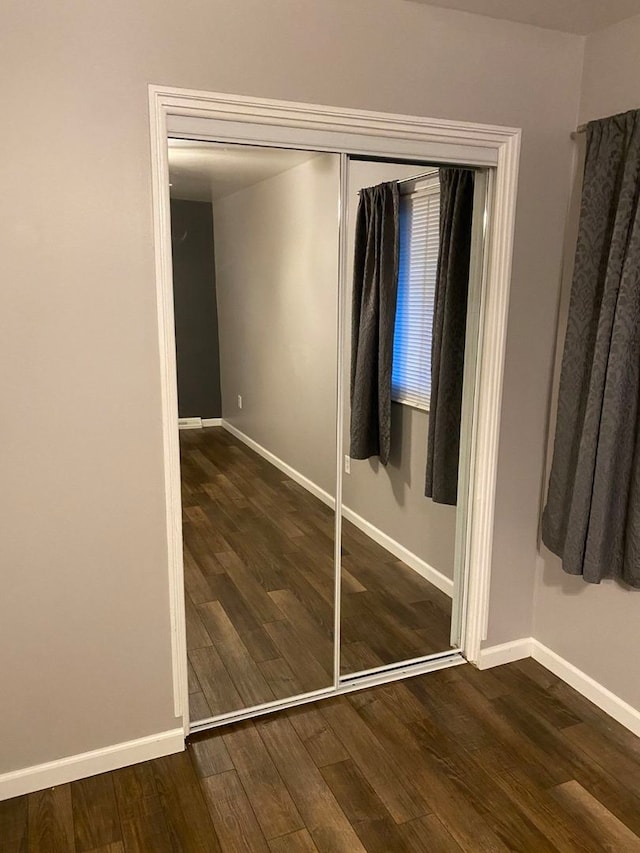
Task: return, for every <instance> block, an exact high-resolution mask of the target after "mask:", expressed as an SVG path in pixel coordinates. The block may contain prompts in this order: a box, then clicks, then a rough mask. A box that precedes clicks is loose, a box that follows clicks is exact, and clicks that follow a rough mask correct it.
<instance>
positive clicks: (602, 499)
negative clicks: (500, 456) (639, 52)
mask: <svg viewBox="0 0 640 853" xmlns="http://www.w3.org/2000/svg"><path fill="white" fill-rule="evenodd" d="M639 196H640V111H634V112H629V113H624V114H622V115H617V116H612V117H611V118H607V119H602V120H600V121H595V122H591V123H590V124H589V125H588V127H587V152H586V162H585V171H584V188H583V192H582V206H581V211H580V227H579V233H578V243H577V248H576V258H575V270H574V274H573V282H572V288H571V297H570V303H569V315H568V321H567V330H566V339H565V344H564V353H563V358H562V368H561V374H560V388H559V392H558V416H557V424H556V434H555V445H554V451H553V462H552V466H551V475H550V480H549V491H548V495H547V505H546V507H545V510H544V514H543V521H542V538H543V541H544V543H545V544H546V545H547V547H548V548H549V549H550V550H551V551H553V552H554V553H555V554H557V555H558V556H559V557H561V558H562V565H563V568H564V570H565V571H566V572H567V573H568V574H572V575H582V576H583V577H584V579H585V581H589V582H590V583H599V582H600V581H601V580H602V579H603V578H609V577H616V578H619V579H621V580H622V581H624V582H626V583H627V584H629V585H630V586H633V587H640V433H639V430H638V426H639V424H638V418H639V416H640V406H639V402H640V214H639V208H638V198H639Z"/></svg>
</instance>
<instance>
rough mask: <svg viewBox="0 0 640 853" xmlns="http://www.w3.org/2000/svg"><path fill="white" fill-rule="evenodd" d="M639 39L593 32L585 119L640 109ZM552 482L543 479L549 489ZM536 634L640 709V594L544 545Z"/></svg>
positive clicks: (573, 228)
mask: <svg viewBox="0 0 640 853" xmlns="http://www.w3.org/2000/svg"><path fill="white" fill-rule="evenodd" d="M638 45H640V16H638V17H636V18H633V19H632V20H629V21H624V22H623V23H621V24H616V25H615V26H613V27H609V28H608V29H606V30H604V31H603V32H601V33H599V34H596V35H594V36H591V37H589V39H588V40H587V49H586V57H585V67H584V86H583V90H582V102H581V106H580V116H579V119H578V120H579V122H581V123H582V122H585V121H589V120H590V119H595V118H602V117H604V116H607V115H612V114H614V113H617V112H623V111H625V110H629V109H637V108H638V107H640V64H639V63H638ZM577 153H578V155H579V156H578V158H577V163H576V178H575V185H574V193H573V203H572V206H571V210H570V215H569V219H568V223H567V239H566V249H565V260H566V267H565V275H564V277H563V279H564V281H563V292H562V302H561V306H560V318H559V328H560V330H561V334H560V340H559V345H558V357H557V360H556V366H555V375H554V383H553V394H552V407H551V408H552V412H553V417H552V421H551V426H550V432H549V454H548V456H549V461H550V456H551V451H552V447H553V445H552V442H553V429H554V425H555V404H556V399H557V387H558V378H559V367H560V358H561V353H562V343H563V337H564V335H563V333H564V328H565V325H566V316H567V307H568V300H569V292H570V288H571V271H572V268H573V255H574V252H575V243H576V234H577V224H578V216H579V201H580V189H581V186H580V185H581V178H582V168H583V157H584V137H583V138H582V140H581V141H580V142H579V144H578V148H577ZM547 473H548V466H547ZM546 487H547V479H546V478H545V481H544V484H543V488H544V491H545V493H546ZM534 636H535V637H536V639H538V640H539V641H540V642H542V643H544V644H545V645H547V646H549V647H550V648H551V649H553V651H555V652H556V653H557V654H559V655H561V656H562V657H564V658H566V659H567V660H569V661H570V662H571V663H572V664H574V666H577V667H578V668H579V669H582V670H583V671H584V672H586V673H587V674H588V675H590V676H591V677H592V678H594V679H595V680H596V681H598V682H600V683H601V684H603V685H604V686H605V687H607V688H608V689H609V690H611V691H613V693H616V694H617V695H618V696H621V697H622V698H623V699H624V700H625V701H627V702H629V703H630V704H631V705H633V706H634V707H635V708H638V709H640V674H639V671H638V666H637V663H636V662H635V660H636V659H635V648H636V645H637V641H638V637H639V636H640V592H638V591H637V590H628V589H625V588H623V587H622V586H620V585H618V584H617V583H616V582H615V581H612V580H609V581H603V582H602V583H601V584H599V585H597V586H594V585H591V584H587V583H585V582H584V581H583V580H581V579H580V578H577V577H572V576H569V575H566V574H564V572H563V571H562V569H561V565H560V560H559V559H558V558H557V557H556V556H555V555H553V554H551V553H550V552H549V551H547V549H546V548H544V547H543V548H542V551H541V554H540V557H539V561H538V577H537V586H536V602H535V623H534Z"/></svg>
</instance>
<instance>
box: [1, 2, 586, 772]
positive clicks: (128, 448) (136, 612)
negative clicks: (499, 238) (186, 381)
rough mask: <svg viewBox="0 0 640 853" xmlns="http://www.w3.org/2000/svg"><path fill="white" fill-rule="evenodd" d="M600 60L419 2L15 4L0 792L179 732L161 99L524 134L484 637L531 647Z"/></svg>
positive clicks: (7, 155) (5, 95)
mask: <svg viewBox="0 0 640 853" xmlns="http://www.w3.org/2000/svg"><path fill="white" fill-rule="evenodd" d="M583 44H584V40H583V39H582V38H581V37H577V36H571V35H566V34H561V33H555V32H551V31H548V30H543V29H539V28H535V27H529V26H525V25H518V24H510V23H507V22H502V21H497V20H491V19H488V18H481V17H478V16H474V15H469V14H465V13H457V12H451V11H448V10H443V9H436V8H433V7H430V6H427V5H424V4H421V3H410V2H406V0H349V2H348V3H345V2H344V0H322V2H319V0H268V2H265V0H235V2H234V3H229V2H225V1H224V0H193V2H192V3H190V4H189V5H188V6H185V5H184V4H181V3H177V2H175V0H167V2H165V3H157V2H152V0H127V2H124V1H123V0H114V2H112V3H110V4H99V3H87V2H85V0H68V2H66V3H64V4H58V3H42V2H41V0H6V2H5V3H4V4H3V10H2V27H1V28H0V72H1V74H2V80H3V83H4V85H3V87H2V94H1V96H0V97H1V99H2V108H3V111H2V114H3V116H5V118H6V121H5V122H4V124H3V129H2V134H1V135H0V147H1V148H2V157H0V173H1V177H2V193H0V235H1V236H0V240H1V241H2V245H1V251H0V258H1V259H2V281H3V286H2V288H0V317H1V318H2V324H3V326H2V334H1V335H0V350H1V352H0V371H1V376H2V380H1V384H2V389H3V401H4V405H5V414H4V417H3V424H2V445H1V449H0V454H1V455H2V481H3V488H2V491H1V497H0V501H1V502H2V506H1V507H0V517H1V518H2V521H3V527H4V531H5V532H4V535H3V536H2V537H1V539H0V549H1V553H0V566H1V567H2V580H3V594H2V595H1V596H0V673H2V691H1V694H0V723H1V725H0V772H2V771H5V770H12V769H15V768H19V767H24V766H26V765H31V764H36V763H38V762H44V761H49V760H53V759H56V758H59V757H61V756H65V755H72V754H75V753H79V752H83V751H86V750H91V749H97V748H99V747H105V746H108V745H110V744H115V743H118V742H120V741H125V740H129V739H131V738H136V737H141V736H143V735H151V734H153V733H155V732H160V731H163V730H165V729H168V728H170V727H172V726H174V725H175V723H176V720H175V718H174V714H173V701H172V683H171V656H170V622H169V590H168V572H167V547H166V532H165V525H166V521H165V507H164V497H163V490H164V473H163V470H164V469H163V455H162V454H163V451H162V432H161V423H160V418H161V405H160V366H159V356H158V335H157V319H156V317H157V312H156V294H155V274H154V249H153V236H152V233H153V232H152V202H151V169H150V146H149V119H148V91H147V85H148V84H149V83H152V82H153V83H162V84H167V85H171V86H182V87H191V88H194V89H205V90H214V91H222V92H231V93H239V94H242V93H246V94H252V95H258V96H264V97H270V98H288V99H291V100H298V101H309V102H316V103H328V104H336V105H339V106H340V105H342V106H348V107H359V108H362V109H371V110H386V111H390V112H400V113H409V114H411V113H417V114H422V115H429V116H437V117H440V118H453V119H465V120H468V121H480V122H497V123H501V124H508V125H515V126H520V127H523V129H524V136H523V147H522V160H521V169H520V179H519V199H518V211H517V223H516V234H515V247H514V265H513V281H512V289H511V305H510V310H509V327H508V340H507V354H506V375H505V383H504V398H503V406H502V425H501V441H500V456H499V471H498V494H497V507H496V509H497V514H496V525H495V545H494V557H493V570H494V571H493V584H492V590H491V611H490V626H489V630H490V640H491V641H493V642H504V641H507V640H511V639H514V638H516V637H521V636H523V635H529V634H530V633H531V610H532V608H531V602H532V598H533V581H534V572H535V559H536V553H537V541H536V524H537V518H538V511H539V501H540V488H541V480H542V476H541V472H542V461H543V452H544V440H545V435H546V429H547V399H548V386H549V376H550V374H551V363H552V352H553V342H554V337H555V317H556V306H557V297H558V285H559V277H560V261H561V252H562V231H563V223H564V217H565V213H566V203H567V196H568V189H569V165H570V158H571V152H572V143H571V140H570V139H569V133H570V131H571V130H572V128H573V127H575V123H576V117H577V111H578V97H579V89H580V73H581V69H582V56H583ZM327 57H330V58H331V61H327Z"/></svg>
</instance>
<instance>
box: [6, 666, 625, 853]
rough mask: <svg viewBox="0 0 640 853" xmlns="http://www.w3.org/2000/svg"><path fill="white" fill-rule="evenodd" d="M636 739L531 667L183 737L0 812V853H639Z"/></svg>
mask: <svg viewBox="0 0 640 853" xmlns="http://www.w3.org/2000/svg"><path fill="white" fill-rule="evenodd" d="M639 795H640V739H638V738H636V737H634V736H633V735H632V734H631V733H630V732H628V731H627V730H626V729H623V728H622V727H621V726H620V725H618V724H617V723H615V722H614V721H613V720H611V718H609V717H607V716H606V715H605V714H603V713H602V712H600V711H599V710H598V709H597V708H595V706H593V705H591V704H590V703H589V702H588V701H587V700H586V699H584V698H583V697H581V696H580V695H579V694H577V693H576V692H574V691H573V690H572V689H571V688H570V687H568V686H567V685H566V684H564V683H563V682H561V681H559V680H558V679H557V678H556V677H555V676H554V675H552V674H550V673H549V672H547V671H546V670H544V669H543V668H542V667H541V666H540V665H539V664H537V663H535V662H534V661H532V660H527V661H522V662H520V663H517V664H509V665H507V666H503V667H499V668H496V669H493V670H488V671H485V672H479V671H477V670H475V669H474V668H473V667H471V666H469V665H466V666H460V667H455V668H452V669H447V670H441V671H439V672H435V673H431V674H429V675H425V676H419V677H416V678H412V679H408V680H406V681H404V682H396V683H394V684H390V685H386V686H383V687H376V688H371V689H369V690H365V691H362V692H360V693H352V694H350V695H349V696H340V697H336V698H332V699H326V700H323V701H321V702H317V703H315V704H313V705H306V706H301V707H298V708H295V709H291V710H288V711H285V712H279V713H277V714H273V715H271V716H267V717H263V718H260V719H257V720H255V721H251V722H246V723H242V724H237V725H234V726H229V727H226V728H222V729H216V730H213V731H209V732H207V733H205V734H203V735H198V736H194V737H192V738H190V740H189V743H188V748H187V751H186V752H184V753H179V754H177V755H172V756H168V757H166V758H161V759H158V760H156V761H149V762H146V763H143V764H138V765H135V766H133V767H127V768H124V769H122V770H117V771H114V772H112V773H105V774H103V775H100V776H95V777H92V778H90V779H84V780H81V781H78V782H73V783H72V784H67V785H60V786H59V787H57V788H54V789H49V790H45V791H39V792H37V793H34V794H30V795H28V796H24V797H18V798H16V799H13V800H7V801H5V802H2V803H0V853H85V851H93V853H164V851H170V853H174V851H180V853H191V851H194V853H196V852H197V853H208V851H211V853H219V851H224V853H236V851H244V852H245V853H247V851H256V853H313V851H322V852H323V853H341V851H344V853H358V851H371V853H396V852H397V853H407V852H408V851H415V852H416V853H422V851H428V853H455V852H456V851H458V853H459V851H467V853H484V851H487V853H488V851H491V853H498V851H507V850H510V851H523V853H551V852H552V851H561V853H572V851H576V852H577V851H586V853H603V851H615V853H626V851H629V853H631V852H632V851H640V796H639Z"/></svg>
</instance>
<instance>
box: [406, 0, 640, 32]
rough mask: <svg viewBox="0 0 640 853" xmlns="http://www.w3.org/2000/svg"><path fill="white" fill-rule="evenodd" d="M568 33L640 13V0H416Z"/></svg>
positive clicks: (416, 1) (592, 29)
mask: <svg viewBox="0 0 640 853" xmlns="http://www.w3.org/2000/svg"><path fill="white" fill-rule="evenodd" d="M413 2H414V3H426V4H427V5H429V6H441V7H442V8H444V9H458V10H459V11H461V12H475V13H476V14H477V15H487V16H488V17H489V18H502V19H503V20H506V21H517V22H519V23H522V24H534V25H535V26H538V27H546V28H547V29H550V30H562V31H563V32H567V33H580V34H582V35H586V34H587V33H592V32H595V31H596V30H601V29H603V28H604V27H608V26H609V25H610V24H615V23H616V22H618V21H623V20H624V19H625V18H631V17H632V16H633V15H638V14H640V0H413Z"/></svg>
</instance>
